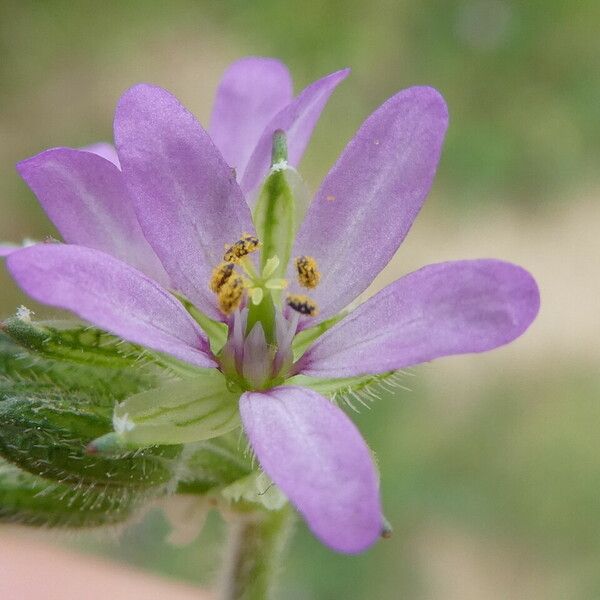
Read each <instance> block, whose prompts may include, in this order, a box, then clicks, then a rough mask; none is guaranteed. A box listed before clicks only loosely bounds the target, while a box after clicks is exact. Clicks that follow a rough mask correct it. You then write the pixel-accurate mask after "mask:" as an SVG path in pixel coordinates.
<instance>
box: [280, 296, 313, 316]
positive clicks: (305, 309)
mask: <svg viewBox="0 0 600 600" xmlns="http://www.w3.org/2000/svg"><path fill="white" fill-rule="evenodd" d="M286 303H287V305H288V306H289V307H290V308H291V309H293V310H295V311H296V312H299V313H300V314H301V315H304V316H306V317H316V316H317V315H318V314H319V307H318V306H317V303H316V302H315V301H314V300H312V299H311V298H309V297H308V296H303V295H301V294H290V295H289V296H288V297H287V299H286Z"/></svg>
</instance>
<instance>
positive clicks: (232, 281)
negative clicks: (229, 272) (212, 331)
mask: <svg viewBox="0 0 600 600" xmlns="http://www.w3.org/2000/svg"><path fill="white" fill-rule="evenodd" d="M245 288H246V286H245V284H244V279H243V278H242V277H240V276H239V275H235V276H233V277H229V278H228V279H227V281H226V282H225V283H224V284H223V285H222V286H221V289H220V290H219V294H218V296H217V299H218V301H219V309H220V310H221V312H223V313H224V314H226V315H229V314H231V313H232V312H233V311H234V310H235V309H236V308H237V307H238V306H239V305H240V303H241V302H242V297H243V295H244V290H245Z"/></svg>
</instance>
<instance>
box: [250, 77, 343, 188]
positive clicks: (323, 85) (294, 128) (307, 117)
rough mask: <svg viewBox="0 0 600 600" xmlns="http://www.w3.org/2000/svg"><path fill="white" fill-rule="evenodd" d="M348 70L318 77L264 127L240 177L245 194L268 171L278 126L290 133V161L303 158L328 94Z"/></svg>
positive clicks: (293, 163)
mask: <svg viewBox="0 0 600 600" xmlns="http://www.w3.org/2000/svg"><path fill="white" fill-rule="evenodd" d="M348 73H350V69H343V70H341V71H336V72H335V73H331V74H330V75H327V76H326V77H323V78H322V79H319V80H318V81H315V82H314V83H312V84H311V85H309V86H308V87H307V88H305V89H304V90H303V91H302V92H300V94H299V95H298V96H297V97H296V98H295V99H294V100H292V102H290V104H288V105H287V106H286V107H285V108H284V109H282V110H281V111H280V112H279V113H278V114H277V115H275V117H274V118H273V119H272V120H271V122H270V123H269V124H268V125H267V126H266V127H265V129H264V131H263V133H262V135H261V137H260V140H259V142H258V144H257V146H256V149H255V150H254V152H253V153H252V156H251V158H250V160H249V162H248V167H247V168H246V171H245V172H244V174H243V177H242V178H241V186H242V190H243V191H244V193H245V194H249V193H250V192H251V191H252V190H254V188H256V186H257V185H258V184H259V183H260V182H261V181H262V180H263V179H264V178H265V177H266V175H267V173H268V171H269V168H270V166H271V147H272V145H273V133H274V132H275V131H276V130H277V129H283V131H285V132H286V134H287V148H288V162H289V163H290V164H291V165H294V166H295V165H297V164H298V163H299V162H300V159H301V158H302V155H303V154H304V150H305V149H306V145H307V144H308V141H309V139H310V136H311V135H312V132H313V129H314V128H315V125H316V124H317V121H318V120H319V116H320V115H321V112H322V110H323V108H324V107H325V104H327V100H329V96H331V94H332V93H333V90H334V89H335V88H336V87H337V85H338V83H340V82H341V81H342V80H344V79H345V78H346V77H347V76H348Z"/></svg>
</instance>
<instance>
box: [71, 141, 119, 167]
mask: <svg viewBox="0 0 600 600" xmlns="http://www.w3.org/2000/svg"><path fill="white" fill-rule="evenodd" d="M80 150H84V151H85V152H91V153H92V154H97V155H98V156H101V157H102V158H105V159H106V160H109V161H110V162H111V163H112V164H113V165H115V167H117V168H118V169H120V168H121V163H120V162H119V156H118V154H117V149H116V148H115V147H114V146H113V145H112V144H109V143H108V142H97V143H96V144H90V145H89V146H83V147H82V148H80Z"/></svg>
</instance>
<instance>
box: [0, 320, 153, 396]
mask: <svg viewBox="0 0 600 600" xmlns="http://www.w3.org/2000/svg"><path fill="white" fill-rule="evenodd" d="M158 376H159V371H158V369H154V368H150V367H149V366H148V368H145V367H141V368H139V369H138V368H134V367H133V366H131V367H130V366H127V367H126V368H123V369H115V368H110V367H98V366H88V365H85V364H81V363H76V362H71V361H69V360H54V359H48V358H47V357H44V356H40V355H39V354H34V353H32V352H29V351H27V350H25V348H23V347H22V346H20V345H18V344H17V343H16V342H14V341H13V340H12V339H10V338H9V337H8V336H7V335H6V334H5V333H3V332H1V331H0V387H1V388H2V389H9V388H10V387H11V386H12V385H16V386H17V387H18V390H19V391H20V393H26V392H27V390H28V389H31V390H32V391H33V392H36V391H38V390H39V389H40V386H44V387H45V389H50V390H53V391H54V392H56V393H59V392H60V393H63V394H64V395H68V394H70V393H71V392H80V391H85V392H89V393H91V394H93V395H95V396H98V397H102V398H103V399H104V400H106V399H109V400H112V404H114V401H115V399H121V398H124V397H126V396H129V395H131V394H133V393H135V392H137V391H139V390H140V389H143V388H144V387H151V386H152V385H156V381H157V378H158ZM109 404H110V403H109ZM112 404H110V406H111V407H112Z"/></svg>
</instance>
